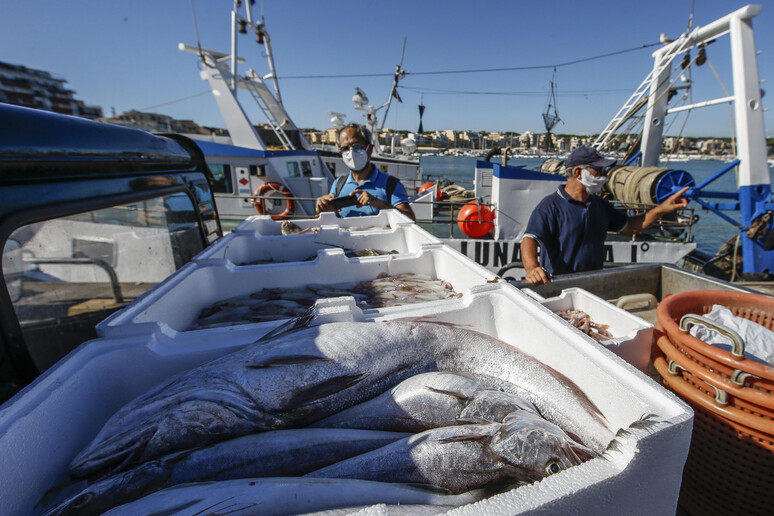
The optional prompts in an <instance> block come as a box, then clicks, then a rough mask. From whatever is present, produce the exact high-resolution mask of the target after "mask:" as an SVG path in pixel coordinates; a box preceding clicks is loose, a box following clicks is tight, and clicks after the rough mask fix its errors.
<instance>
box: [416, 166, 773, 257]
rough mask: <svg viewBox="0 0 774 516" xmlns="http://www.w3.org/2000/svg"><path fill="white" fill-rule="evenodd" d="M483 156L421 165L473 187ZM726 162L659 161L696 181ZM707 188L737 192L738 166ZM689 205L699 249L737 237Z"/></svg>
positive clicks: (431, 174) (435, 175)
mask: <svg viewBox="0 0 774 516" xmlns="http://www.w3.org/2000/svg"><path fill="white" fill-rule="evenodd" d="M480 159H481V158H476V157H471V156H423V157H422V158H421V160H420V165H421V166H422V172H423V175H424V177H425V178H426V179H428V180H437V179H446V180H449V181H451V182H454V183H456V184H459V185H460V186H464V187H466V188H472V185H473V179H474V174H475V172H474V171H475V165H476V161H477V160H480ZM493 161H494V162H495V163H501V162H502V157H501V156H496V157H495V158H494V160H493ZM544 161H545V158H511V159H509V160H508V165H510V166H523V167H526V168H528V169H531V170H539V169H540V166H541V165H542V163H543V162H544ZM727 165H728V163H727V162H725V161H722V160H715V159H706V160H689V161H673V162H670V163H669V164H666V163H665V162H662V163H660V166H667V167H669V168H671V169H674V170H685V171H686V172H688V173H690V174H691V176H692V177H693V178H694V180H695V181H696V184H700V183H701V182H702V181H704V180H706V179H708V178H710V177H712V175H714V174H715V173H717V172H718V171H720V170H722V169H723V168H725V167H726V166H727ZM769 173H770V174H771V175H772V179H774V170H772V169H771V168H770V169H769ZM707 189H708V190H712V191H729V192H730V191H736V189H737V187H736V169H732V170H729V171H728V172H727V173H726V174H724V175H723V176H721V177H720V178H718V179H717V180H715V181H714V182H713V183H711V185H709V186H708V187H707ZM689 206H690V207H691V208H693V210H694V214H695V215H698V216H699V220H698V222H696V224H694V226H693V239H694V241H695V242H696V245H697V248H699V249H701V250H702V251H706V252H708V253H712V254H714V253H715V252H717V250H718V249H719V248H720V247H721V246H722V245H723V244H725V243H726V242H727V241H728V240H729V239H730V238H732V237H734V236H736V234H737V229H736V228H735V227H734V226H733V225H731V224H730V223H729V222H727V221H726V220H724V219H722V218H721V217H719V216H718V215H716V214H715V213H713V212H711V211H709V210H705V209H704V208H702V207H701V206H700V205H699V204H697V203H696V202H691V203H690V205H689ZM726 215H727V216H729V217H731V218H732V219H734V220H739V213H738V212H727V213H726Z"/></svg>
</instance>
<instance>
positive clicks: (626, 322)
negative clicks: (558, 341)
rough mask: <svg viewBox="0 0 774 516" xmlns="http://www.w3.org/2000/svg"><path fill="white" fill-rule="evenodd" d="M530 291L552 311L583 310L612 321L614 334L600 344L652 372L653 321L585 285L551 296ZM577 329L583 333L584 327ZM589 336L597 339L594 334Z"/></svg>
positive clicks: (595, 318) (600, 321)
mask: <svg viewBox="0 0 774 516" xmlns="http://www.w3.org/2000/svg"><path fill="white" fill-rule="evenodd" d="M530 294H531V297H533V298H536V299H537V300H538V302H539V303H540V304H542V305H543V306H545V307H546V308H548V309H549V310H550V311H551V312H558V311H561V310H582V311H583V312H586V313H587V314H588V315H589V316H590V317H591V320H592V321H594V322H595V323H598V324H606V325H608V328H607V330H608V331H609V332H610V333H611V334H612V335H613V337H614V338H612V339H608V340H604V341H601V342H600V344H602V345H603V346H605V347H607V348H608V349H610V350H611V351H612V352H613V353H615V354H616V355H618V356H620V357H621V358H623V359H624V360H626V361H627V362H629V363H630V364H632V365H634V366H635V367H636V368H637V369H639V370H640V371H642V372H644V373H647V372H648V364H649V363H650V351H651V347H652V345H653V325H652V324H650V323H649V322H647V321H645V320H644V319H642V318H640V317H637V316H636V315H634V314H632V313H630V312H627V311H626V310H624V309H622V308H618V307H617V306H615V305H613V304H610V303H608V302H607V301H605V300H604V299H602V298H600V297H598V296H595V295H594V294H592V293H591V292H588V291H586V290H583V289H582V288H576V287H573V288H568V289H564V290H562V293H561V294H560V295H558V296H556V297H552V298H548V299H542V298H541V296H540V295H538V294H536V293H534V291H533V292H531V293H530ZM556 317H557V319H560V320H562V321H563V322H565V324H567V325H568V326H571V327H572V325H571V324H570V323H568V322H566V321H564V319H562V318H561V317H559V316H558V315H557V316H556ZM577 331H578V332H579V333H582V332H581V331H580V330H577ZM588 339H589V340H592V341H593V340H594V339H593V338H591V337H588ZM595 342H596V341H595Z"/></svg>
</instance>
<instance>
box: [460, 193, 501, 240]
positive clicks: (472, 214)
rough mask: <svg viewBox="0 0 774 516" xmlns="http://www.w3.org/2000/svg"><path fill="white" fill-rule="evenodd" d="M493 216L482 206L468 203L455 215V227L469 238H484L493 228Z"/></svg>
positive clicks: (473, 202)
mask: <svg viewBox="0 0 774 516" xmlns="http://www.w3.org/2000/svg"><path fill="white" fill-rule="evenodd" d="M494 219H495V214H494V212H493V211H492V210H490V209H489V208H488V207H486V206H484V205H483V204H478V202H476V201H470V202H469V203H467V204H466V205H465V206H463V207H462V208H461V209H460V211H459V213H458V214H457V226H458V227H459V228H460V231H462V232H463V233H465V234H466V235H468V236H469V237H471V238H481V237H483V236H486V235H487V234H488V233H489V232H490V231H492V229H493V228H494V224H493V223H492V221H493V220H494Z"/></svg>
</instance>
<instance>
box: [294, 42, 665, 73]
mask: <svg viewBox="0 0 774 516" xmlns="http://www.w3.org/2000/svg"><path fill="white" fill-rule="evenodd" d="M656 45H661V43H648V44H645V45H640V46H639V47H632V48H627V49H625V50H618V51H616V52H609V53H607V54H601V55H598V56H593V57H584V58H583V59H576V60H574V61H566V62H564V63H558V64H548V65H536V66H513V67H507V68H479V69H471V70H439V71H431V72H405V74H406V75H442V74H456V73H486V72H512V71H521V70H542V69H545V68H559V67H562V66H570V65H574V64H578V63H585V62H587V61H593V60H596V59H603V58H605V57H610V56H615V55H619V54H625V53H627V52H634V51H637V50H642V49H645V48H650V47H654V46H656ZM392 76H393V74H390V73H371V74H341V75H285V76H282V77H280V79H351V78H359V77H392Z"/></svg>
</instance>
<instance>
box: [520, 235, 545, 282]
mask: <svg viewBox="0 0 774 516" xmlns="http://www.w3.org/2000/svg"><path fill="white" fill-rule="evenodd" d="M537 248H538V244H537V241H536V240H535V239H534V238H532V237H529V236H525V237H524V238H523V239H522V240H521V263H522V264H523V265H524V271H525V272H526V273H527V276H526V277H525V278H524V280H525V281H526V282H527V283H529V284H530V285H532V286H533V287H537V286H538V285H545V284H546V283H551V276H550V275H549V274H548V272H546V271H545V269H543V268H542V267H541V266H540V264H539V263H538V257H537Z"/></svg>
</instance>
